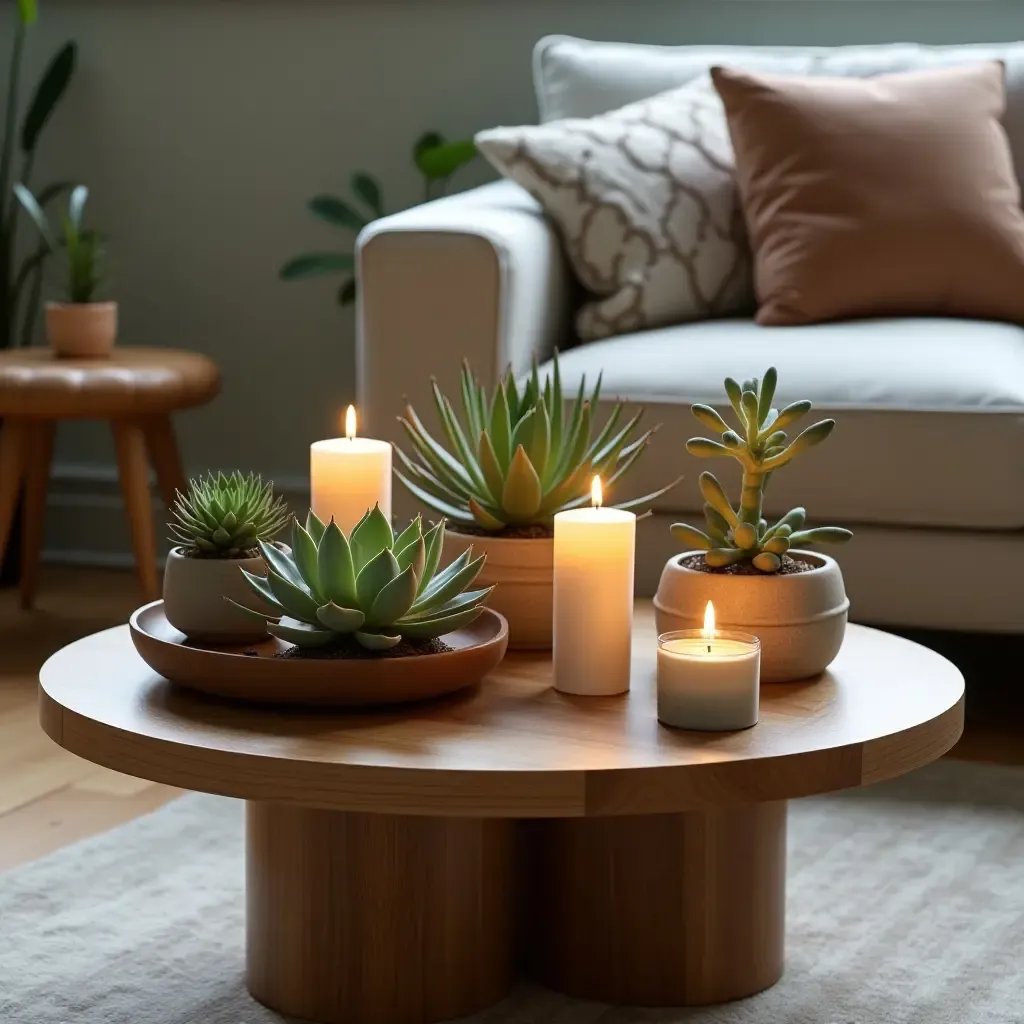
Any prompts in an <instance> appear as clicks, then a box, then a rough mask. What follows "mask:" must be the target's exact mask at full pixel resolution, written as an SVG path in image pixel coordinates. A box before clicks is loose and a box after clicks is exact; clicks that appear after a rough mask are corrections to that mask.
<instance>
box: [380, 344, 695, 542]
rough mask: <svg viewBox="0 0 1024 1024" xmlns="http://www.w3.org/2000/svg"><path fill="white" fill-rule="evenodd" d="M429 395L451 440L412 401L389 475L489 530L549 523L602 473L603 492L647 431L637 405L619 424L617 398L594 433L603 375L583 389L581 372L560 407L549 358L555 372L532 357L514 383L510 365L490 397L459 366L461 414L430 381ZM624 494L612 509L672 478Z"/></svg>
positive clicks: (586, 497)
mask: <svg viewBox="0 0 1024 1024" xmlns="http://www.w3.org/2000/svg"><path fill="white" fill-rule="evenodd" d="M432 387H433V392H434V402H435V404H436V406H437V414H438V417H439V419H440V422H441V426H442V428H443V430H444V433H445V435H446V437H447V440H448V444H449V447H445V445H443V444H442V443H441V442H439V441H437V440H436V439H435V438H434V437H433V436H431V434H430V432H429V431H428V430H427V429H426V427H424V425H423V423H422V421H421V420H420V418H419V416H417V415H416V411H415V410H414V409H413V408H412V406H408V407H407V408H406V411H405V416H404V417H399V421H400V422H401V424H402V426H403V427H404V428H405V431H406V433H407V434H408V435H409V439H410V441H411V442H412V454H411V455H407V454H406V453H405V452H403V451H402V450H401V449H396V450H397V454H398V458H399V461H400V462H401V466H402V468H401V469H396V474H397V476H398V478H399V479H400V480H401V481H402V483H403V484H405V486H406V487H407V488H408V489H409V491H410V492H411V493H412V494H414V495H415V496H416V497H417V498H419V499H420V501H422V502H423V503H424V504H425V505H427V506H428V507H430V508H432V509H435V510H436V511H437V512H440V513H441V514H442V515H444V516H447V517H448V518H449V519H450V520H451V521H452V522H453V523H455V524H456V525H461V526H473V527H477V528H479V529H483V530H486V531H488V532H492V533H496V532H498V531H499V530H503V529H505V528H506V527H509V526H530V525H537V524H545V525H547V524H550V523H551V520H552V518H553V517H554V515H555V513H557V512H561V511H563V510H564V509H570V508H576V507H577V506H579V505H583V504H586V503H587V502H589V501H590V485H591V481H592V480H593V478H594V477H595V476H600V477H601V480H602V483H603V485H604V489H605V491H606V493H608V492H610V493H611V494H614V493H615V490H616V487H617V485H618V484H619V483H620V482H621V480H622V479H623V477H624V476H625V475H626V473H628V472H629V470H630V468H631V467H632V466H633V464H634V463H635V462H636V460H637V459H638V458H639V457H640V456H641V455H642V454H643V451H644V448H645V447H646V446H647V443H648V441H649V440H650V438H651V435H652V434H653V433H654V430H653V429H652V430H647V431H645V432H644V433H642V434H640V435H639V436H635V434H636V430H637V425H638V423H639V421H640V417H641V415H642V414H643V410H641V411H640V412H638V413H637V414H636V415H635V416H633V417H632V418H631V419H630V420H629V421H628V422H627V423H625V424H624V425H623V426H621V427H620V426H619V421H620V419H621V418H622V412H623V405H622V403H621V402H618V403H616V404H615V406H614V408H613V409H612V411H611V413H610V414H609V416H608V419H607V420H606V421H605V423H604V425H603V426H602V427H601V429H600V430H599V431H598V432H597V436H596V437H595V436H593V429H594V423H593V420H594V411H595V410H596V408H597V401H598V398H599V397H600V393H601V378H600V377H598V380H597V385H596V386H595V387H594V390H593V391H592V392H591V393H590V394H589V395H588V394H587V390H586V378H585V377H584V378H583V379H581V380H580V385H579V390H578V392H577V394H576V400H575V401H574V402H573V403H572V405H571V407H570V408H569V409H568V410H567V409H566V406H565V404H564V403H563V400H562V380H561V375H560V373H559V368H558V356H557V355H556V356H555V359H554V364H553V369H552V373H551V375H550V376H549V377H547V378H545V380H544V382H543V384H541V381H540V378H539V375H538V372H537V363H536V360H535V361H534V364H533V373H532V374H531V375H530V377H529V378H528V379H527V380H526V382H525V384H523V385H522V386H521V387H520V386H518V385H517V384H516V380H515V377H514V376H513V375H512V371H511V370H509V371H508V372H507V373H506V374H505V376H504V378H503V379H502V380H501V381H500V382H499V383H498V384H497V386H496V387H495V388H494V392H493V394H491V395H488V394H487V393H486V391H485V389H484V388H483V387H482V386H481V385H480V382H479V381H478V380H477V379H476V378H475V377H474V376H473V373H472V371H471V370H470V367H469V364H468V363H467V364H464V365H463V368H462V376H461V392H462V394H461V399H462V417H461V418H460V417H459V415H458V413H456V411H455V408H454V406H453V405H452V403H451V402H450V401H449V400H448V398H447V397H446V396H445V395H444V394H443V393H442V392H441V389H440V388H439V387H438V386H437V383H436V381H435V382H433V383H432ZM676 482H678V481H674V482H673V483H672V484H669V485H668V486H667V487H663V488H661V489H660V490H658V491H655V492H654V493H652V494H646V495H644V496H643V497H640V498H633V499H630V500H628V501H622V502H618V503H615V502H609V504H610V505H611V506H612V507H614V508H623V509H626V508H634V507H636V506H638V505H644V504H647V503H649V502H650V501H652V500H653V499H655V498H657V497H658V496H659V495H662V494H664V493H665V491H667V490H668V489H669V487H672V486H674V484H675V483H676Z"/></svg>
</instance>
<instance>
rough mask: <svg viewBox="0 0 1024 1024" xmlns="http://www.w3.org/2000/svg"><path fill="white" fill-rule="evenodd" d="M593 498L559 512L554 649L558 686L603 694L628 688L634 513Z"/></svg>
mask: <svg viewBox="0 0 1024 1024" xmlns="http://www.w3.org/2000/svg"><path fill="white" fill-rule="evenodd" d="M592 501H593V505H592V507H591V508H578V509H571V510H569V511H568V512H559V513H558V514H557V515H556V516H555V544H554V548H555V551H554V622H553V624H552V626H553V647H554V650H553V652H552V654H553V661H554V676H555V689H556V690H561V691H562V692H563V693H577V694H585V695H587V696H602V695H608V694H615V693H625V692H626V690H628V689H629V666H630V654H631V646H630V645H631V640H632V634H633V559H634V550H635V547H636V516H635V515H634V514H633V513H632V512H624V511H622V510H621V509H616V508H601V482H600V481H599V480H598V479H597V478H596V477H595V479H594V485H593V489H592Z"/></svg>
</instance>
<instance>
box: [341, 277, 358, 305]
mask: <svg viewBox="0 0 1024 1024" xmlns="http://www.w3.org/2000/svg"><path fill="white" fill-rule="evenodd" d="M355 301H356V279H355V278H354V277H350V278H349V279H348V280H347V281H342V282H341V284H340V285H339V286H338V305H339V306H351V305H352V303H353V302H355Z"/></svg>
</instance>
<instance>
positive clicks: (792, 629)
mask: <svg viewBox="0 0 1024 1024" xmlns="http://www.w3.org/2000/svg"><path fill="white" fill-rule="evenodd" d="M699 554H701V552H700V551H685V552H683V554H681V555H676V556H675V557H674V558H670V559H669V560H668V562H666V564H665V568H664V570H663V571H662V574H661V582H660V583H659V584H658V593H657V594H656V595H655V598H654V610H655V618H656V621H657V624H658V633H659V634H660V633H667V632H669V631H671V630H674V629H700V628H701V627H702V626H703V624H704V609H705V607H706V606H707V603H708V601H713V602H714V605H715V615H716V619H717V623H718V626H719V628H721V629H731V630H737V631H739V632H743V633H752V634H753V635H754V636H756V637H759V638H760V640H761V682H763V683H783V682H789V681H791V680H794V679H807V678H808V677H810V676H814V675H817V674H818V673H819V672H822V671H824V670H825V668H827V667H828V665H830V664H831V663H832V660H833V659H834V658H835V656H836V655H837V654H838V653H839V648H840V646H842V643H843V635H844V633H845V632H846V618H847V612H848V610H849V607H850V601H849V598H847V596H846V588H845V587H844V586H843V574H842V572H840V570H839V565H838V564H837V563H836V561H835V559H833V558H829V557H828V555H819V554H817V553H815V552H811V551H791V552H790V554H791V555H793V556H794V557H795V558H800V559H803V560H804V561H807V562H810V563H812V564H813V565H814V566H815V568H814V569H812V570H810V571H808V572H799V573H792V574H787V575H785V576H775V575H769V574H765V575H757V576H732V575H728V574H726V573H711V572H700V571H699V570H695V569H687V568H686V567H685V566H684V565H683V564H682V561H683V559H685V558H688V557H689V556H691V555H699Z"/></svg>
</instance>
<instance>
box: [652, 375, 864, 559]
mask: <svg viewBox="0 0 1024 1024" xmlns="http://www.w3.org/2000/svg"><path fill="white" fill-rule="evenodd" d="M777 382H778V374H777V373H776V370H775V367H774V366H772V367H770V368H769V369H768V371H767V373H765V375H764V378H763V379H762V380H760V381H758V379H757V378H756V377H755V378H754V379H753V380H748V381H744V382H743V385H742V386H741V385H739V384H738V383H737V382H736V381H734V380H733V379H732V378H731V377H726V379H725V392H726V395H727V396H728V398H729V404H730V405H731V406H732V408H733V411H734V412H735V413H736V418H737V419H738V420H739V430H734V429H733V428H732V427H730V426H729V424H728V423H727V422H726V421H725V420H724V419H723V418H722V417H721V416H720V415H719V414H718V413H717V412H716V411H715V410H714V409H712V408H711V407H710V406H709V405H694V406H692V407H691V410H690V411H691V412H692V413H693V415H694V416H695V417H696V418H697V419H698V420H700V422H701V423H702V424H703V425H704V426H706V427H708V428H710V429H711V430H713V431H716V432H718V433H720V434H721V438H722V439H721V441H711V440H709V439H708V438H705V437H692V438H690V440H689V441H687V442H686V450H687V451H688V452H689V453H690V454H691V455H696V456H698V457H699V458H716V457H718V456H728V457H729V458H732V459H736V461H737V462H739V464H740V466H741V467H742V468H743V482H742V490H741V493H740V506H739V509H734V508H733V507H732V503H731V502H730V501H729V498H728V497H727V496H726V493H725V490H724V488H723V487H722V485H721V484H720V483H719V482H718V480H717V479H716V478H715V477H714V476H713V475H712V474H711V473H706V472H705V473H701V475H700V489H701V493H702V494H703V495H704V501H705V505H704V519H705V522H706V525H707V532H704V531H703V530H698V529H697V528H696V527H694V526H689V525H688V524H686V523H675V524H673V526H672V527H671V530H672V534H673V536H674V537H675V538H676V539H677V540H680V541H682V542H683V543H684V544H689V545H692V546H694V547H698V548H701V549H702V550H703V551H704V552H705V555H704V561H705V562H706V563H707V564H708V565H709V566H712V567H714V568H718V567H722V566H726V565H731V564H733V563H734V562H746V561H749V562H753V564H754V566H755V568H757V569H760V570H761V571H762V572H766V573H771V572H776V571H777V570H778V569H779V567H780V566H781V565H782V556H783V555H784V554H785V553H786V552H787V551H789V549H790V548H797V547H808V546H810V545H812V544H816V543H829V544H841V543H843V542H845V541H848V540H849V539H850V538H851V537H852V536H853V534H852V533H851V532H850V531H849V530H844V529H843V528H842V527H841V526H819V527H816V528H814V529H804V524H805V522H806V520H807V513H806V512H805V511H804V509H802V508H794V509H791V510H790V511H789V512H787V513H786V514H785V515H784V516H783V517H782V518H781V519H780V520H779V521H778V522H777V523H775V524H774V525H772V526H769V525H768V522H767V520H765V519H764V518H763V517H762V515H761V504H762V500H763V498H764V490H765V487H766V486H767V484H768V481H769V480H770V479H771V475H772V473H774V472H775V470H777V469H781V468H782V467H783V466H785V465H787V464H788V463H789V462H791V461H792V460H793V459H794V458H796V456H797V455H799V454H800V453H801V452H804V451H806V450H807V449H808V448H811V447H813V446H814V445H816V444H820V443H821V442H822V441H824V440H825V438H826V437H828V435H829V434H831V433H832V429H833V428H834V427H835V425H836V423H835V420H820V421H819V422H818V423H815V424H813V425H812V426H810V427H806V428H805V429H804V430H802V431H801V432H800V433H799V434H797V436H796V437H795V438H793V440H792V441H790V440H788V437H787V434H786V430H785V428H786V427H789V426H791V425H792V424H793V423H796V422H797V421H798V420H800V419H801V418H802V417H804V416H806V415H807V413H808V412H810V410H811V403H810V402H808V401H801V402H793V403H791V404H790V405H787V406H786V407H785V408H784V409H782V410H779V409H776V408H773V407H772V400H773V399H774V397H775V387H776V384H777Z"/></svg>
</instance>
